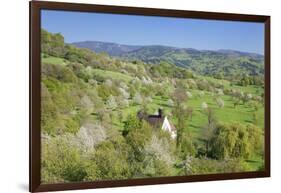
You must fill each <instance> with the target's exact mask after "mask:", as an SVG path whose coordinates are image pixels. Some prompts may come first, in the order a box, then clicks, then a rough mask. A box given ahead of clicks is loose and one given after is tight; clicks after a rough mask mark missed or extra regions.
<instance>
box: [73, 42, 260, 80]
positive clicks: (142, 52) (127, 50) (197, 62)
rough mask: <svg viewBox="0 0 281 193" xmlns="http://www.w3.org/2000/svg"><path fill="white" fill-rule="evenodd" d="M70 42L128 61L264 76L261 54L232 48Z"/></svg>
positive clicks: (202, 71)
mask: <svg viewBox="0 0 281 193" xmlns="http://www.w3.org/2000/svg"><path fill="white" fill-rule="evenodd" d="M73 45H75V46H77V47H80V48H89V49H91V50H92V51H95V52H99V53H100V52H106V53H108V54H109V55H112V56H119V57H122V58H125V59H129V60H141V61H143V62H146V63H150V64H157V63H159V62H161V61H165V62H167V63H170V64H175V65H177V66H180V67H184V68H187V69H191V70H193V71H194V72H197V73H199V74H201V75H211V76H216V75H224V76H225V78H228V79H229V78H233V77H235V76H237V75H241V74H248V75H263V73H264V65H263V62H264V57H263V56H262V55H260V54H254V53H246V52H239V51H235V50H218V51H208V50H196V49H191V48H175V47H169V46H160V45H158V46H156V45H155V46H129V45H120V44H115V43H106V42H94V41H87V42H77V43H73Z"/></svg>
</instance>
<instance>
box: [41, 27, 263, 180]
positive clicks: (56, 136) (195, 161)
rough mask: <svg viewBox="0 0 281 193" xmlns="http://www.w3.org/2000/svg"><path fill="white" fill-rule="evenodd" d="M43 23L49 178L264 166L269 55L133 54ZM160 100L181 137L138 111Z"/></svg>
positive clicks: (45, 174) (150, 110)
mask: <svg viewBox="0 0 281 193" xmlns="http://www.w3.org/2000/svg"><path fill="white" fill-rule="evenodd" d="M41 32H42V34H41V41H42V42H41V43H42V44H41V45H42V49H41V52H42V53H41V68H42V82H41V97H42V106H41V109H42V112H41V131H42V136H41V137H42V146H41V147H42V159H41V161H42V167H41V170H42V171H41V181H42V182H43V183H60V182H81V181H93V180H111V179H131V178H147V177H158V176H176V175H196V174H209V173H230V172H242V171H257V170H263V167H264V161H263V156H264V150H263V145H264V144H263V137H264V98H263V97H264V89H263V87H264V82H263V67H262V65H261V64H262V59H260V58H259V56H258V58H256V59H254V57H248V56H245V57H242V56H239V57H238V59H237V57H234V58H233V59H231V58H232V56H228V57H226V58H225V55H224V54H223V52H225V51H222V54H219V53H212V52H204V53H203V52H198V51H195V50H194V51H193V52H194V53H193V54H190V53H191V50H176V51H171V50H169V49H168V50H167V53H166V52H165V51H163V52H162V51H159V52H158V51H157V52H153V53H151V52H152V51H150V50H149V49H150V48H149V49H148V51H146V50H147V48H146V49H142V48H140V49H137V50H134V51H130V52H128V53H127V54H128V55H129V54H132V55H133V57H136V58H138V59H137V60H135V59H128V58H131V56H130V57H129V56H128V57H126V59H124V58H120V57H112V56H110V55H108V54H107V53H96V52H93V51H92V50H89V49H82V48H77V47H75V46H73V45H69V44H65V42H64V37H63V36H62V35H61V34H52V33H49V32H47V31H46V30H44V29H42V31H41ZM159 50H160V49H159ZM164 52H165V53H164ZM197 52H198V53H197ZM228 54H229V55H233V53H228ZM235 54H237V53H235ZM206 56H208V57H206ZM141 57H144V58H148V59H147V60H145V59H143V60H142V59H141ZM168 58H169V59H168ZM195 58H196V59H195ZM222 58H224V60H221V59H222ZM175 61H182V62H183V63H184V64H183V65H179V64H178V63H176V62H175ZM190 61H191V62H190ZM222 61H224V62H222ZM226 61H229V62H226ZM182 66H184V67H182ZM196 66H197V67H196ZM200 66H201V67H200ZM240 67H241V68H240ZM197 68H198V69H197ZM230 69H231V70H230ZM228 70H230V71H228ZM209 72H212V73H211V74H210V75H209ZM230 72H231V73H230ZM234 72H235V73H234ZM159 108H161V109H163V113H164V115H165V116H167V117H168V119H169V121H170V122H171V123H172V124H173V125H174V126H175V128H176V131H177V136H176V138H175V139H172V138H171V136H170V134H169V133H168V132H166V131H163V130H161V128H159V127H154V126H152V125H150V124H148V122H146V121H144V120H142V119H140V118H139V117H138V116H137V114H138V113H139V112H143V113H147V114H155V112H157V111H158V109H159Z"/></svg>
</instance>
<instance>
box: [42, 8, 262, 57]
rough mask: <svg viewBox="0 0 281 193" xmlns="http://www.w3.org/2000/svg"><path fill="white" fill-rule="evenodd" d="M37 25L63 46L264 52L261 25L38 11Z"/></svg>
mask: <svg viewBox="0 0 281 193" xmlns="http://www.w3.org/2000/svg"><path fill="white" fill-rule="evenodd" d="M41 25H42V28H44V29H46V30H48V31H49V32H52V33H61V34H62V35H63V36H64V37H65V41H66V42H67V43H72V42H77V41H86V40H93V41H104V42H115V43H119V44H128V45H168V46H174V47H181V48H195V49H200V50H218V49H232V50H239V51H246V52H255V53H260V54H263V52H264V41H263V40H264V24H262V23H253V22H251V23H250V22H232V21H215V20H202V19H181V18H169V17H151V16H132V15H120V14H118V15H116V14H102V13H83V12H70V11H53V10H42V12H41Z"/></svg>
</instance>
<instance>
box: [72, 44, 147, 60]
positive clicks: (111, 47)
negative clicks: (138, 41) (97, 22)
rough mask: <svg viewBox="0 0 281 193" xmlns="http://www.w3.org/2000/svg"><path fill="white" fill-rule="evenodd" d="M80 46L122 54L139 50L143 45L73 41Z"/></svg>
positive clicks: (113, 54) (116, 54)
mask: <svg viewBox="0 0 281 193" xmlns="http://www.w3.org/2000/svg"><path fill="white" fill-rule="evenodd" d="M71 44H72V45H75V46H76V47H79V48H88V49H90V50H92V51H95V52H98V53H100V52H107V53H108V54H109V55H111V56H120V55H122V54H124V53H127V52H130V51H133V50H137V49H139V48H141V47H142V46H131V45H123V44H117V43H112V42H100V41H83V42H74V43H71Z"/></svg>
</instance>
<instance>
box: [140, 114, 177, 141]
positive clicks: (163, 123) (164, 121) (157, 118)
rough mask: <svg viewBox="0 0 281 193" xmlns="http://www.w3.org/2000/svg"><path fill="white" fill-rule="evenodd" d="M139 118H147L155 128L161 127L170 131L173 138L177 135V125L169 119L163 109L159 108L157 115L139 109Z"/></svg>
mask: <svg viewBox="0 0 281 193" xmlns="http://www.w3.org/2000/svg"><path fill="white" fill-rule="evenodd" d="M138 118H139V119H141V120H145V121H146V122H148V123H149V124H150V125H151V126H152V127H154V128H161V129H162V130H164V131H167V132H169V133H170V135H171V137H172V138H173V139H175V138H176V136H177V130H176V128H175V126H174V125H173V124H172V123H171V122H170V121H169V120H168V118H167V116H165V115H164V114H163V110H162V109H158V114H157V115H148V114H147V113H146V112H142V111H139V112H138Z"/></svg>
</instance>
